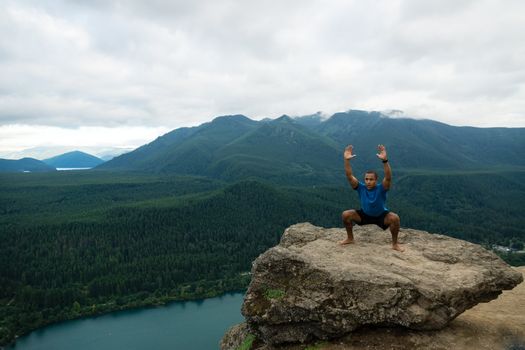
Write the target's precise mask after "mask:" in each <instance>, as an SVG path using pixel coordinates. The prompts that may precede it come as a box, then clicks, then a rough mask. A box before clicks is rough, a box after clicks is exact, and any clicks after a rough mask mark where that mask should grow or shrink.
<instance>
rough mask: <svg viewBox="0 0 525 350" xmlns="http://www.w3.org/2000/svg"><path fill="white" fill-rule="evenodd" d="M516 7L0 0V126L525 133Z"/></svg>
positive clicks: (523, 26) (488, 0)
mask: <svg viewBox="0 0 525 350" xmlns="http://www.w3.org/2000/svg"><path fill="white" fill-rule="evenodd" d="M524 10H525V3H523V2H521V1H517V0H509V1H506V2H504V3H501V2H499V1H496V0H485V1H425V2H421V1H416V0H411V1H408V0H407V1H402V0H398V1H390V0H389V1H387V0H382V1H381V0H379V1H374V2H362V1H343V0H334V1H330V2H321V1H315V0H314V1H285V2H282V1H254V0H248V1H233V0H230V1H161V0H155V1H138V0H136V1H126V2H121V1H36V0H35V1H24V2H18V1H4V2H2V5H0V75H1V76H2V79H1V80H0V125H8V124H28V125H33V124H35V125H36V124H38V125H50V126H62V127H78V126H108V127H117V126H119V125H129V126H140V125H145V126H165V127H169V128H174V127H179V126H184V125H195V124H198V123H200V122H203V121H206V120H209V119H210V118H211V117H213V116H215V115H220V114H231V113H244V114H246V115H248V116H251V117H254V118H262V117H267V116H270V117H275V116H278V115H281V114H283V113H286V114H291V115H299V114H309V113H312V112H315V111H318V110H323V111H325V112H327V113H332V112H336V111H341V110H346V109H348V108H363V109H374V110H383V109H391V108H395V109H401V110H404V111H406V113H408V114H410V115H414V116H420V117H428V118H434V119H438V120H441V121H444V122H447V123H452V124H456V125H479V126H490V125H494V126H497V125H507V126H525V115H523V113H522V111H523V110H524V105H523V102H522V101H524V100H525V89H524V82H525V70H524V68H523V64H522V62H524V61H525V47H524V45H523V44H522V43H523V42H525V35H524V34H523V33H525V23H524V21H522V19H521V18H520V17H521V16H520V13H524ZM494 116H498V118H494Z"/></svg>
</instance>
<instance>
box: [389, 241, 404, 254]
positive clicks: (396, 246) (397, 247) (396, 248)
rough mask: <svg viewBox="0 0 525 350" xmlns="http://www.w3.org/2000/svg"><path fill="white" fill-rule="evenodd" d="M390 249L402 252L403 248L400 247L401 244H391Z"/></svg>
mask: <svg viewBox="0 0 525 350" xmlns="http://www.w3.org/2000/svg"><path fill="white" fill-rule="evenodd" d="M392 249H394V250H397V251H398V252H404V251H405V248H403V247H402V246H401V244H398V243H396V244H392Z"/></svg>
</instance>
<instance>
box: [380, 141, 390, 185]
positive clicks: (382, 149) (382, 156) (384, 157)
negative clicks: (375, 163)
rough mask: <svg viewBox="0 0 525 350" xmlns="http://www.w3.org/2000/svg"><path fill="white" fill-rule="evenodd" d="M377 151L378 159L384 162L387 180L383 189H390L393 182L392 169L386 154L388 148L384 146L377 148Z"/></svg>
mask: <svg viewBox="0 0 525 350" xmlns="http://www.w3.org/2000/svg"><path fill="white" fill-rule="evenodd" d="M377 150H378V151H379V153H378V154H376V155H377V158H379V159H381V161H382V162H383V170H384V172H385V178H384V179H383V188H384V189H385V190H389V189H390V184H391V182H392V169H391V168H390V163H389V162H388V156H387V154H386V148H385V146H383V145H379V146H377Z"/></svg>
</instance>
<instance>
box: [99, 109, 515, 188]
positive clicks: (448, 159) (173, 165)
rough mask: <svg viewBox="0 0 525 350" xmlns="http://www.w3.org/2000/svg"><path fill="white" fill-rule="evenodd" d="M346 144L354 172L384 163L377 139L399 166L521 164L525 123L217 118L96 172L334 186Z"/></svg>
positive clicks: (363, 115)
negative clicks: (511, 125) (474, 124)
mask: <svg viewBox="0 0 525 350" xmlns="http://www.w3.org/2000/svg"><path fill="white" fill-rule="evenodd" d="M348 144H352V145H353V146H354V152H355V153H356V154H357V156H358V157H357V158H355V160H354V161H353V162H352V163H353V165H354V166H355V168H354V169H355V170H356V171H358V172H362V171H364V170H366V169H368V168H371V167H375V168H380V167H381V164H380V163H379V162H378V160H377V157H376V155H375V154H376V148H377V145H378V144H384V145H386V147H387V150H388V155H389V158H390V160H391V164H392V165H393V167H394V166H395V169H398V170H407V171H408V170H414V169H418V170H478V169H489V168H494V167H497V168H509V167H510V168H513V167H523V166H525V159H524V158H523V157H522V156H521V150H522V149H524V147H525V128H475V127H457V126H451V125H447V124H443V123H440V122H436V121H432V120H415V119H408V118H390V117H388V116H386V115H384V114H382V113H380V112H367V111H359V110H350V111H347V112H343V113H336V114H334V115H332V116H331V117H330V118H328V119H323V118H321V116H320V115H319V114H314V115H310V116H305V117H297V118H291V117H288V116H282V117H280V118H277V119H274V120H262V121H254V120H251V119H249V118H248V117H246V116H243V115H231V116H221V117H217V118H215V119H213V120H212V121H211V122H208V123H204V124H202V125H200V126H196V127H191V128H179V129H176V130H173V131H171V132H169V133H167V134H165V135H163V136H161V137H159V138H157V139H156V140H154V141H153V142H151V143H149V144H146V145H144V146H142V147H139V148H138V149H136V150H134V151H132V152H129V153H126V154H124V155H121V156H119V157H116V158H114V159H113V160H110V161H108V162H106V163H104V164H102V165H100V166H98V167H97V168H96V169H99V170H125V171H139V172H146V173H163V174H185V175H204V176H209V177H213V178H217V179H222V180H239V179H243V178H249V177H257V178H264V179H268V180H271V181H277V182H287V183H290V182H291V183H303V184H304V183H327V182H328V183H331V182H334V181H339V180H338V179H340V178H341V176H340V174H341V169H342V166H343V164H342V153H343V150H344V148H345V147H346V145H348Z"/></svg>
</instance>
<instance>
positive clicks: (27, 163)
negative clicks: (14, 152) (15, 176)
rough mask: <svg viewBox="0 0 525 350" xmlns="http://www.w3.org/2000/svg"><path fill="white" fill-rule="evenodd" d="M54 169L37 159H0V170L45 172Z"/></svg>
mask: <svg viewBox="0 0 525 350" xmlns="http://www.w3.org/2000/svg"><path fill="white" fill-rule="evenodd" d="M45 171H56V169H55V168H54V167H52V166H50V165H48V164H46V163H44V162H42V161H40V160H38V159H34V158H22V159H18V160H13V159H0V172H45Z"/></svg>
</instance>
